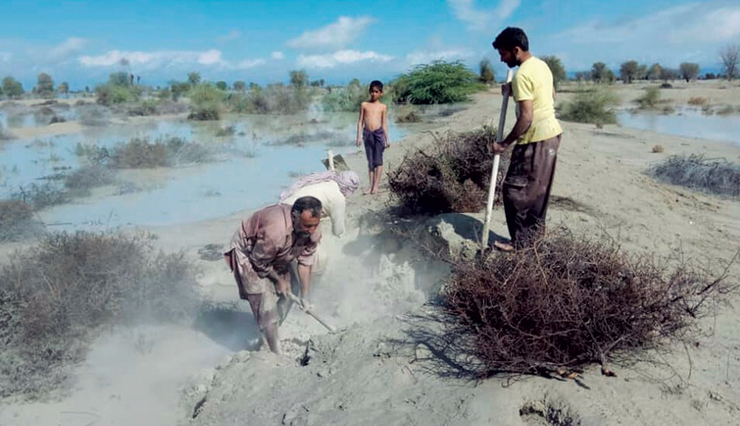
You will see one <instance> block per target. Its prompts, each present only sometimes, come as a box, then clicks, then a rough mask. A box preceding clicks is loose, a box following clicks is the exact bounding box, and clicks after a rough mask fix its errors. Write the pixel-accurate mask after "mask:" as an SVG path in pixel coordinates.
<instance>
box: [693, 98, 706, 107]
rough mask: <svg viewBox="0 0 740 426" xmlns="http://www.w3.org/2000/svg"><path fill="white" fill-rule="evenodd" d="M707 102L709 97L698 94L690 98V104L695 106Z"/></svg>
mask: <svg viewBox="0 0 740 426" xmlns="http://www.w3.org/2000/svg"><path fill="white" fill-rule="evenodd" d="M706 104H707V98H702V97H698V96H694V97H691V98H689V105H693V106H704V105H706Z"/></svg>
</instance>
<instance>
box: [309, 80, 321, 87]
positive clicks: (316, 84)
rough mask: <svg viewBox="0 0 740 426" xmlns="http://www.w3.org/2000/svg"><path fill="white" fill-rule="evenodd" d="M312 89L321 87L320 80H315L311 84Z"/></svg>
mask: <svg viewBox="0 0 740 426" xmlns="http://www.w3.org/2000/svg"><path fill="white" fill-rule="evenodd" d="M311 87H319V80H314V81H312V82H311Z"/></svg>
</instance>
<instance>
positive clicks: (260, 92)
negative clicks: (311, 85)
mask: <svg viewBox="0 0 740 426" xmlns="http://www.w3.org/2000/svg"><path fill="white" fill-rule="evenodd" d="M243 103H244V105H243V107H242V109H244V111H243V112H246V113H250V114H296V113H299V112H302V111H306V110H307V109H308V106H309V105H310V104H311V93H310V91H309V89H308V88H306V87H294V86H287V87H286V86H283V85H280V84H272V85H269V86H267V87H266V88H260V87H257V86H255V87H253V88H252V89H251V90H250V91H249V92H248V93H247V94H246V98H245V99H244V101H243Z"/></svg>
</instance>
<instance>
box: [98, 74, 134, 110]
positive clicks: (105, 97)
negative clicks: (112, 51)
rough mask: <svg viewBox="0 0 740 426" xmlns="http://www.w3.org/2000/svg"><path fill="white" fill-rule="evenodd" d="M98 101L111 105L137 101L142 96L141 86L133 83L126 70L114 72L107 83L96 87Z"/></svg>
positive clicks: (101, 103)
mask: <svg viewBox="0 0 740 426" xmlns="http://www.w3.org/2000/svg"><path fill="white" fill-rule="evenodd" d="M95 96H96V102H97V103H98V104H100V105H105V106H110V105H114V104H122V103H128V102H136V101H138V100H139V97H140V96H141V88H140V87H138V86H135V85H133V84H131V82H130V79H129V76H128V75H127V74H126V73H125V72H118V73H113V74H111V75H110V77H109V78H108V82H107V83H106V84H102V85H100V86H97V87H96V88H95Z"/></svg>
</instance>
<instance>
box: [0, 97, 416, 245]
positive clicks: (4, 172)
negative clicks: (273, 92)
mask: <svg viewBox="0 0 740 426" xmlns="http://www.w3.org/2000/svg"><path fill="white" fill-rule="evenodd" d="M4 114H5V115H4V116H0V117H2V119H3V120H6V122H7V121H8V120H10V121H11V124H13V125H9V126H8V128H11V129H12V128H13V127H17V125H19V124H22V125H28V126H35V125H39V122H38V121H35V120H36V118H35V117H36V116H37V114H33V113H30V114H25V115H20V116H13V117H22V118H20V119H19V118H13V119H10V118H9V117H11V116H9V115H8V114H7V112H5V113H4ZM67 115H68V116H69V117H70V119H73V118H74V117H75V111H74V108H72V109H71V110H70V111H68V112H67ZM13 120H16V121H13ZM356 120H357V118H356V116H355V114H351V113H323V112H321V111H317V110H311V111H309V112H308V113H306V114H300V115H295V116H277V115H239V116H237V115H232V116H225V117H224V119H222V120H220V121H218V122H192V121H187V120H184V119H172V120H165V121H151V122H149V123H146V124H136V125H135V124H116V125H109V126H105V127H84V128H83V131H82V132H79V133H71V134H64V135H57V136H49V137H38V138H32V139H14V140H11V141H8V142H5V143H4V145H3V147H2V155H1V156H0V194H1V195H2V198H7V197H9V196H10V195H11V194H13V193H17V192H18V191H22V190H23V189H24V188H28V187H29V186H31V185H34V184H35V185H42V184H45V183H47V182H51V183H52V184H54V182H58V181H59V180H60V179H62V178H63V176H65V175H66V174H69V173H70V172H72V171H74V170H77V169H78V168H80V167H81V166H83V165H84V164H85V162H86V160H85V158H84V157H82V156H80V155H79V154H80V152H81V151H84V150H85V149H86V148H90V147H93V148H95V149H105V150H106V151H104V152H110V151H111V150H113V149H114V148H115V147H116V146H117V145H118V144H121V143H125V142H128V141H130V140H131V139H132V138H139V139H142V140H147V141H149V142H152V143H153V142H155V141H157V140H159V139H168V138H173V137H176V138H180V139H182V140H183V141H185V142H186V143H196V144H199V145H200V146H202V147H204V148H205V149H206V150H207V151H208V152H209V154H210V155H209V160H208V161H205V162H193V163H190V164H188V163H184V164H177V165H174V166H172V167H164V168H145V169H120V170H118V171H117V172H116V173H115V178H114V180H115V182H114V183H113V184H111V185H106V186H105V187H101V188H96V189H95V190H94V191H93V192H92V195H91V196H88V197H82V198H76V199H74V200H72V201H71V202H70V203H66V204H62V205H57V206H54V207H51V208H47V209H44V210H41V211H40V212H39V216H40V217H41V218H42V219H43V221H44V222H46V223H47V224H48V225H51V226H53V227H54V229H55V230H78V229H83V230H105V229H113V228H117V227H121V226H127V225H144V226H147V225H163V224H180V223H188V222H196V221H201V220H206V219H210V218H215V217H220V216H224V215H228V214H230V213H233V212H236V211H239V210H244V209H250V208H255V207H258V206H260V205H264V204H268V203H270V202H273V201H275V199H276V198H277V196H278V194H279V193H280V191H281V189H282V188H283V187H284V186H286V185H287V184H289V182H290V181H291V180H292V179H294V178H295V177H296V176H298V175H300V174H304V173H309V172H313V171H320V170H322V169H323V165H322V164H321V163H320V159H321V158H324V157H326V155H327V150H329V149H331V150H332V151H333V152H334V153H335V154H348V153H352V152H355V151H356V150H357V148H356V147H355V146H354V140H355V134H356ZM389 133H390V138H391V141H397V140H399V139H401V138H402V137H403V136H404V135H406V134H407V133H408V130H407V129H406V128H404V127H402V126H396V125H394V124H393V123H391V124H390V128H389ZM142 206H148V207H147V208H142Z"/></svg>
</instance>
